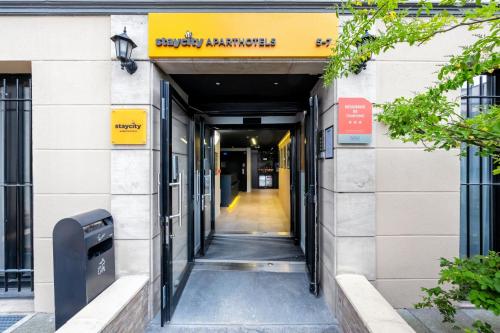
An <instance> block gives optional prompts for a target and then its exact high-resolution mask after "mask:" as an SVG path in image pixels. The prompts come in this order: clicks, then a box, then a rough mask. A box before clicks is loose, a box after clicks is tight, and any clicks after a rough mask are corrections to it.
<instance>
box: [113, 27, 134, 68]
mask: <svg viewBox="0 0 500 333" xmlns="http://www.w3.org/2000/svg"><path fill="white" fill-rule="evenodd" d="M111 40H112V41H113V42H114V43H115V50H116V58H118V59H119V60H120V62H121V65H122V69H124V68H125V69H126V70H127V72H128V73H129V74H134V73H135V71H136V70H137V64H136V63H135V62H134V61H133V60H132V50H133V49H135V48H136V47H137V45H136V44H135V43H134V41H133V40H132V39H130V37H129V36H127V27H124V28H123V33H121V34H119V35H114V36H113V37H111Z"/></svg>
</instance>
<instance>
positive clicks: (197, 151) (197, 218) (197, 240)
mask: <svg viewBox="0 0 500 333" xmlns="http://www.w3.org/2000/svg"><path fill="white" fill-rule="evenodd" d="M200 129H201V126H200V123H199V122H197V123H196V128H195V138H194V170H195V176H194V182H195V185H194V194H195V200H194V203H193V204H194V248H195V253H197V252H198V251H199V249H200V246H201V237H200V233H201V231H200V230H201V214H200V211H201V208H200V191H201V185H200V173H201V171H200V169H201V162H200V158H201V148H200V147H201V143H200V140H201V138H200Z"/></svg>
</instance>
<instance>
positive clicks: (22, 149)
mask: <svg viewBox="0 0 500 333" xmlns="http://www.w3.org/2000/svg"><path fill="white" fill-rule="evenodd" d="M31 91H32V89H31V76H30V75H26V74H20V75H12V74H9V75H2V74H0V159H1V160H0V218H1V219H2V222H3V223H0V290H3V292H4V295H5V294H11V293H12V292H16V291H17V292H21V291H24V292H26V291H28V292H29V293H31V292H32V291H33V227H32V225H33V224H32V221H33V217H32V212H33V200H32V198H33V191H32V163H31V160H32V154H31V147H32V138H31V123H32V112H31V111H32V107H31V105H32V103H31V101H32V99H31ZM0 296H2V295H1V294H0Z"/></svg>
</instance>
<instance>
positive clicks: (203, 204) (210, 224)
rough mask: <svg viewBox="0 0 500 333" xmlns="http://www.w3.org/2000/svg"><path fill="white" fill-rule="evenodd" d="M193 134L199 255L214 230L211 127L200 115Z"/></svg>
mask: <svg viewBox="0 0 500 333" xmlns="http://www.w3.org/2000/svg"><path fill="white" fill-rule="evenodd" d="M195 128H196V130H195V131H196V134H195V139H196V142H195V150H196V157H195V161H196V162H195V168H196V170H197V171H196V172H195V173H196V176H197V177H198V179H197V180H196V182H197V184H196V185H198V187H197V190H196V196H195V200H194V201H195V204H196V205H197V206H196V207H197V211H196V212H195V216H197V217H198V218H197V219H196V226H195V230H196V232H197V233H198V234H197V235H196V237H195V243H196V244H198V243H197V242H198V241H199V243H200V246H199V247H200V249H199V251H198V253H199V255H200V256H204V255H205V251H206V249H207V247H208V245H209V244H210V240H211V238H212V237H213V234H214V232H215V215H214V203H213V198H214V183H215V177H214V167H213V166H214V158H215V157H214V155H215V153H214V142H213V136H214V135H213V132H214V131H213V129H211V128H210V127H208V126H207V124H206V123H205V121H204V120H203V119H202V118H201V117H200V118H198V119H197V122H196V125H195Z"/></svg>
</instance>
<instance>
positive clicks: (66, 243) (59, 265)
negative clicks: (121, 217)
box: [53, 209, 115, 329]
mask: <svg viewBox="0 0 500 333" xmlns="http://www.w3.org/2000/svg"><path fill="white" fill-rule="evenodd" d="M113 236H114V235H113V217H112V216H111V214H110V213H109V212H108V211H106V210H104V209H96V210H93V211H90V212H87V213H83V214H79V215H76V216H73V217H69V218H65V219H62V220H60V221H59V222H57V224H56V226H55V227H54V231H53V246H54V298H55V317H56V329H58V328H59V327H61V326H62V325H64V323H66V321H68V319H70V318H71V317H72V316H73V315H75V314H76V313H77V312H78V311H80V310H81V309H82V308H83V307H84V306H85V305H87V304H88V303H89V302H90V301H92V300H93V299H94V298H95V297H96V296H97V295H99V294H100V293H101V292H102V291H103V290H104V289H106V288H107V287H109V286H110V285H111V284H112V283H113V282H114V281H115V249H114V244H113Z"/></svg>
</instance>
